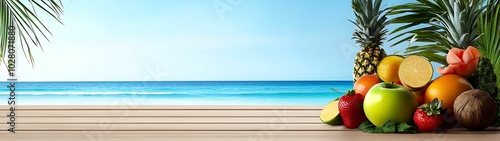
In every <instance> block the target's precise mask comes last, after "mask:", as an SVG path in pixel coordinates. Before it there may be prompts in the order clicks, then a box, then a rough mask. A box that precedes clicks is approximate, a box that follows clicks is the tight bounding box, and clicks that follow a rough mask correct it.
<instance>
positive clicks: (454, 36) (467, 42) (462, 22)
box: [429, 0, 485, 49]
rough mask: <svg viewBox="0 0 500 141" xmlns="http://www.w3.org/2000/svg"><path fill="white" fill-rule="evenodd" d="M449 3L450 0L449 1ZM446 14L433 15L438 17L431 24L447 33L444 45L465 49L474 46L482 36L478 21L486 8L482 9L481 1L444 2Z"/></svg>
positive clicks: (451, 0) (452, 0) (457, 0)
mask: <svg viewBox="0 0 500 141" xmlns="http://www.w3.org/2000/svg"><path fill="white" fill-rule="evenodd" d="M447 1H448V0H447ZM443 5H444V8H445V9H444V10H446V11H444V13H432V14H434V15H435V16H436V17H434V18H432V19H431V21H436V22H437V23H434V22H430V23H429V24H431V25H432V26H434V27H438V28H439V29H442V30H444V31H445V33H446V35H443V36H444V38H445V39H446V40H445V41H444V43H441V44H444V45H446V46H447V47H449V48H451V47H458V48H461V49H465V48H467V47H468V46H474V43H475V42H476V41H477V40H478V39H479V37H480V36H481V34H480V33H479V31H478V27H477V21H478V18H479V16H481V13H482V11H483V10H484V8H485V7H481V5H482V4H481V0H470V1H460V0H449V1H448V2H443Z"/></svg>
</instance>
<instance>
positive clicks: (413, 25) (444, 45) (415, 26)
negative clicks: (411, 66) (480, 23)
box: [389, 0, 483, 65]
mask: <svg viewBox="0 0 500 141" xmlns="http://www.w3.org/2000/svg"><path fill="white" fill-rule="evenodd" d="M481 1H482V0H417V2H413V3H406V4H401V5H396V6H393V7H391V12H390V13H389V15H392V16H395V17H394V18H393V19H391V23H396V24H403V26H400V27H398V28H396V29H395V30H394V31H393V32H391V33H390V35H394V36H392V37H391V38H390V39H389V41H394V43H393V44H392V45H391V46H396V45H399V44H401V43H404V42H406V41H408V40H409V39H411V38H412V36H413V35H417V36H418V38H417V40H416V41H415V42H418V43H419V44H420V47H419V46H413V47H409V48H407V49H406V51H405V54H406V55H421V56H423V57H425V58H427V59H429V61H433V62H437V63H440V64H443V65H446V64H447V63H446V60H445V57H438V56H440V55H441V56H444V55H445V54H447V53H448V50H449V49H451V48H452V47H459V48H466V47H468V46H470V45H474V43H475V41H476V40H477V39H479V37H480V34H479V32H478V31H477V28H476V26H477V25H476V23H477V22H475V21H477V18H478V16H479V14H480V13H481V12H480V11H482V9H481V8H482V7H483V6H482V5H481Z"/></svg>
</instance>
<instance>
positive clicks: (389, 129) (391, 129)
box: [381, 120, 396, 133]
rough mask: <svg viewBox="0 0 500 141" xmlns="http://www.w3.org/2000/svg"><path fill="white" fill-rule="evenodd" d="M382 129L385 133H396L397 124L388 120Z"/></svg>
mask: <svg viewBox="0 0 500 141" xmlns="http://www.w3.org/2000/svg"><path fill="white" fill-rule="evenodd" d="M381 129H382V131H383V132H384V133H396V124H395V123H394V122H392V121H391V120H388V121H386V122H385V123H384V124H382V126H381Z"/></svg>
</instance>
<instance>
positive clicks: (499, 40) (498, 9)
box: [477, 0, 500, 87]
mask: <svg viewBox="0 0 500 141" xmlns="http://www.w3.org/2000/svg"><path fill="white" fill-rule="evenodd" d="M487 3H488V6H487V7H486V11H485V12H484V14H483V15H482V16H480V17H479V22H478V25H479V30H480V32H481V33H483V35H482V36H481V37H480V38H479V40H478V41H477V45H478V47H479V51H480V52H481V54H482V55H483V56H484V57H487V58H489V59H490V61H491V64H492V65H493V71H494V72H495V74H496V76H497V85H498V87H500V1H499V0H488V2H487Z"/></svg>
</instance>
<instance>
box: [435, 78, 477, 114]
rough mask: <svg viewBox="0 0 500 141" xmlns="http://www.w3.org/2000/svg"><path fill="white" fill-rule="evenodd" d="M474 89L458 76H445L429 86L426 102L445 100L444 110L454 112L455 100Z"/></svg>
mask: <svg viewBox="0 0 500 141" xmlns="http://www.w3.org/2000/svg"><path fill="white" fill-rule="evenodd" d="M472 89H473V87H472V85H471V84H470V83H469V81H467V79H465V78H464V77H462V76H460V75H458V74H445V75H442V76H440V77H438V78H436V80H434V81H432V83H431V84H429V86H428V87H427V89H426V90H425V102H426V103H427V102H431V101H432V99H434V98H438V100H443V106H442V107H443V109H448V110H453V103H454V102H455V99H456V98H457V97H458V96H459V95H460V94H462V93H463V92H465V91H467V90H472Z"/></svg>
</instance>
